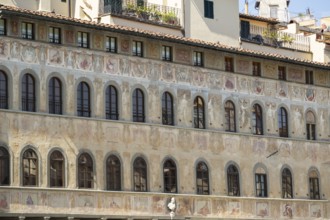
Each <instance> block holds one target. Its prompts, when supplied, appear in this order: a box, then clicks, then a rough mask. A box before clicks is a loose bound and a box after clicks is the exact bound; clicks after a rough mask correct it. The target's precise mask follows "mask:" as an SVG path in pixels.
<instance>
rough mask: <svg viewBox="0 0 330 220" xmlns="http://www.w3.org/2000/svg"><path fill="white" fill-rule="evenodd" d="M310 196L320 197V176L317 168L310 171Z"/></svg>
mask: <svg viewBox="0 0 330 220" xmlns="http://www.w3.org/2000/svg"><path fill="white" fill-rule="evenodd" d="M309 193H310V194H309V197H310V199H320V187H319V176H318V174H317V172H316V171H315V170H312V171H311V172H309Z"/></svg>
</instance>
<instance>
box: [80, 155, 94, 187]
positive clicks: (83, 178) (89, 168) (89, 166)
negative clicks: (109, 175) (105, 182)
mask: <svg viewBox="0 0 330 220" xmlns="http://www.w3.org/2000/svg"><path fill="white" fill-rule="evenodd" d="M78 187H79V188H89V189H90V188H93V187H94V178H93V160H92V158H91V156H90V155H89V154H88V153H83V154H81V155H80V156H79V158H78Z"/></svg>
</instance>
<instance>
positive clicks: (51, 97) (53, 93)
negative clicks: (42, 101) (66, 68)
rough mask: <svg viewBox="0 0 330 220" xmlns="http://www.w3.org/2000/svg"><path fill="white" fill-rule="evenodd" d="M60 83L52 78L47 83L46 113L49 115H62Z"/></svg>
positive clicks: (54, 77)
mask: <svg viewBox="0 0 330 220" xmlns="http://www.w3.org/2000/svg"><path fill="white" fill-rule="evenodd" d="M62 87H63V86H62V81H61V80H60V79H59V78H58V77H56V76H53V77H51V78H50V79H49V81H48V111H49V113H50V114H59V115H61V114H62V113H63V94H62V93H63V88H62Z"/></svg>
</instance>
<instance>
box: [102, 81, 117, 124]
mask: <svg viewBox="0 0 330 220" xmlns="http://www.w3.org/2000/svg"><path fill="white" fill-rule="evenodd" d="M105 96H106V97H105V98H106V102H105V114H106V118H107V119H112V120H118V119H119V112H118V96H117V89H116V88H115V87H114V86H108V88H107V90H106V95H105Z"/></svg>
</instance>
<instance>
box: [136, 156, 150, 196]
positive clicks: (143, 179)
mask: <svg viewBox="0 0 330 220" xmlns="http://www.w3.org/2000/svg"><path fill="white" fill-rule="evenodd" d="M133 175H134V176H133V178H134V191H138V192H146V191H147V164H146V162H145V161H144V159H143V158H141V157H138V158H136V159H135V161H134V164H133Z"/></svg>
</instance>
